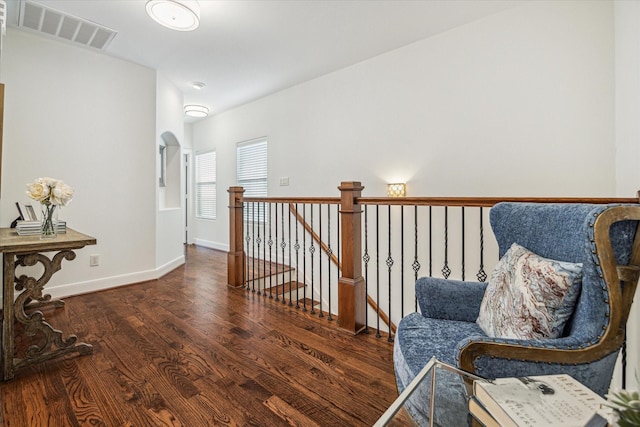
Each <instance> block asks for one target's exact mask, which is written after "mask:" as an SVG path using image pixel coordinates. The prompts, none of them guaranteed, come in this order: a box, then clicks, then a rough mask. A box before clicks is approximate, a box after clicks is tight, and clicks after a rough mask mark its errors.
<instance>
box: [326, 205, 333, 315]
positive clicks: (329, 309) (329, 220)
mask: <svg viewBox="0 0 640 427" xmlns="http://www.w3.org/2000/svg"><path fill="white" fill-rule="evenodd" d="M331 254H332V251H331V205H330V204H327V257H328V261H327V276H329V288H328V290H327V294H328V295H329V297H328V298H329V308H328V313H329V314H328V315H327V320H329V321H331V320H333V317H331Z"/></svg>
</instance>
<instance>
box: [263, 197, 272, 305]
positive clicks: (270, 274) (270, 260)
mask: <svg viewBox="0 0 640 427" xmlns="http://www.w3.org/2000/svg"><path fill="white" fill-rule="evenodd" d="M271 208H272V203H269V241H268V242H267V243H268V244H269V299H273V294H272V292H273V273H272V272H271V269H272V268H273V260H272V256H271V255H272V249H273V239H272V238H271V228H272V227H273V224H272V223H271ZM265 258H266V257H265ZM265 285H266V283H265ZM265 294H266V292H265Z"/></svg>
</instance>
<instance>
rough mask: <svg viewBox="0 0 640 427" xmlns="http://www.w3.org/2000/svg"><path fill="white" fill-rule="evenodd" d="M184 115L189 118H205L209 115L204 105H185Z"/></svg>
mask: <svg viewBox="0 0 640 427" xmlns="http://www.w3.org/2000/svg"><path fill="white" fill-rule="evenodd" d="M184 113H185V114H186V115H187V116H190V117H200V118H202V117H207V116H208V115H209V109H208V108H207V107H205V106H204V105H185V106H184Z"/></svg>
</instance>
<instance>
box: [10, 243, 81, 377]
mask: <svg viewBox="0 0 640 427" xmlns="http://www.w3.org/2000/svg"><path fill="white" fill-rule="evenodd" d="M82 246H84V244H83V245H80V246H78V245H76V246H75V247H74V248H77V247H82ZM52 249H53V248H52ZM25 252H26V251H25V250H22V251H15V252H13V251H5V252H4V256H3V267H4V287H3V294H2V306H3V307H2V316H3V321H2V354H1V355H0V361H1V365H2V372H1V374H2V377H1V378H0V379H2V380H9V379H11V378H13V376H14V372H15V371H16V370H17V369H19V368H22V367H25V366H29V365H33V364H35V363H39V362H43V361H45V360H49V359H53V358H55V357H58V356H61V355H64V354H68V353H79V354H90V353H92V352H93V347H92V346H91V345H90V344H86V343H82V342H80V343H79V342H77V337H76V336H75V335H69V336H68V337H67V338H63V336H62V331H59V330H57V329H55V328H54V327H53V326H51V325H50V324H49V323H47V322H46V321H45V319H44V315H43V314H42V311H40V310H39V309H40V308H42V307H45V306H53V307H55V308H60V307H64V302H63V301H60V300H52V299H51V295H48V294H44V293H43V290H44V286H45V285H46V284H47V282H49V280H50V279H51V276H52V275H53V274H54V273H55V272H57V271H58V270H60V269H61V268H62V261H63V260H64V259H67V260H69V261H71V260H73V259H75V257H76V254H75V253H74V252H73V251H71V250H69V249H64V250H60V251H59V252H58V253H56V254H55V255H54V256H53V257H52V258H51V259H49V258H48V257H47V256H45V255H43V254H42V253H39V252H29V253H25ZM37 264H41V265H42V267H44V273H43V274H42V276H40V278H34V277H30V276H27V275H24V274H23V275H20V276H17V275H16V268H17V267H30V266H35V265H37ZM14 290H15V291H16V292H14ZM16 295H17V297H16ZM12 302H13V303H12ZM17 324H19V325H20V326H21V329H23V331H24V332H23V334H24V335H25V336H27V337H30V342H29V343H28V344H30V345H29V346H28V347H27V348H26V349H24V351H22V350H21V351H20V354H16V344H15V338H16V337H15V334H16V329H15V327H16V325H17Z"/></svg>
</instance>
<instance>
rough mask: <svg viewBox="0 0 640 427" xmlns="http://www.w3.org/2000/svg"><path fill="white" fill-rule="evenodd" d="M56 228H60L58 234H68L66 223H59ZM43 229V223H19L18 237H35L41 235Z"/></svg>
mask: <svg viewBox="0 0 640 427" xmlns="http://www.w3.org/2000/svg"><path fill="white" fill-rule="evenodd" d="M56 226H57V228H58V233H66V232H67V222H66V221H58V223H57V225H56ZM41 228H42V222H41V221H18V223H17V224H16V231H17V232H18V236H34V235H36V234H40V229H41Z"/></svg>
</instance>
